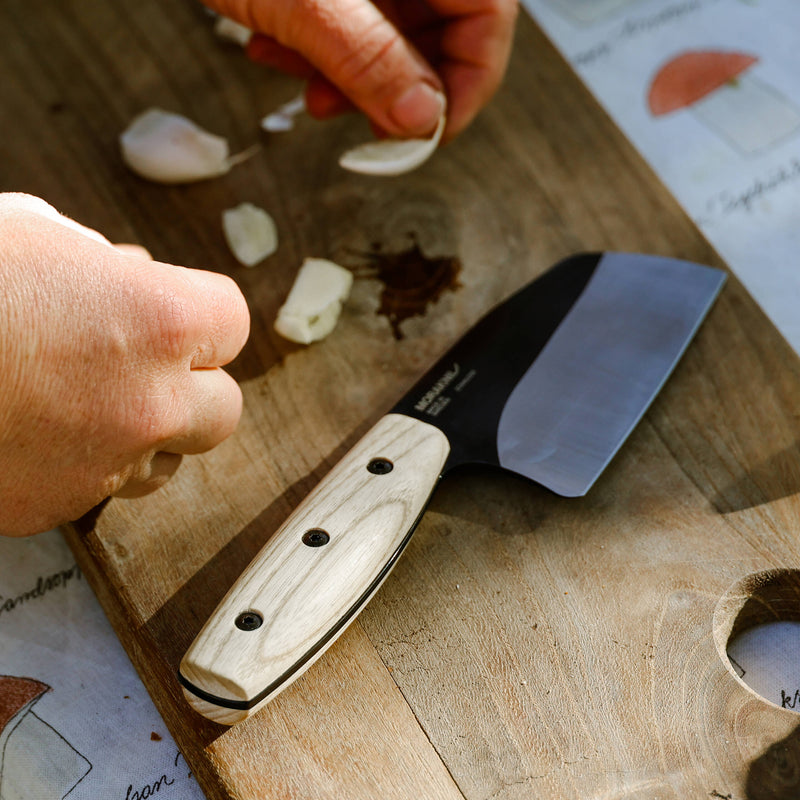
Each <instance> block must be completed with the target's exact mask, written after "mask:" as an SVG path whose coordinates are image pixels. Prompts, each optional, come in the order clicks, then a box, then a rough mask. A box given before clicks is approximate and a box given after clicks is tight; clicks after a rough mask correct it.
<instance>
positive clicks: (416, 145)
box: [339, 114, 447, 175]
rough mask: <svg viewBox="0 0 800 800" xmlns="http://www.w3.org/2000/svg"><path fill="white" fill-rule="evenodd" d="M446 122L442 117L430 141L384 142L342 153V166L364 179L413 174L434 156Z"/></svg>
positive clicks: (366, 143) (401, 140)
mask: <svg viewBox="0 0 800 800" xmlns="http://www.w3.org/2000/svg"><path fill="white" fill-rule="evenodd" d="M446 121H447V119H446V117H445V115H444V114H442V116H441V117H439V122H438V124H437V125H436V130H435V131H434V132H433V135H432V136H431V137H430V138H429V139H381V140H379V141H377V142H365V143H364V144H361V145H358V146H357V147H353V148H352V149H351V150H347V151H346V152H345V153H342V155H341V156H340V158H339V166H341V167H343V168H344V169H348V170H350V171H351V172H359V173H361V174H362V175H402V174H403V173H405V172H410V171H411V170H413V169H416V168H417V167H419V166H420V165H421V164H423V163H424V162H425V161H427V160H428V159H429V158H430V157H431V156H432V155H433V154H434V152H435V151H436V148H437V147H438V146H439V142H440V141H441V138H442V133H444V126H445V123H446Z"/></svg>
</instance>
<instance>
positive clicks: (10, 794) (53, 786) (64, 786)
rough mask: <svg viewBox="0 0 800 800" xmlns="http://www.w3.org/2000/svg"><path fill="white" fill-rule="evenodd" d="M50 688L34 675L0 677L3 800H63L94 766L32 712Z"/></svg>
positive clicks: (0, 789)
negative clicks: (28, 676) (34, 799)
mask: <svg viewBox="0 0 800 800" xmlns="http://www.w3.org/2000/svg"><path fill="white" fill-rule="evenodd" d="M49 691H50V687H49V686H48V685H47V684H46V683H42V682H41V681H37V680H34V679H33V678H19V677H14V676H11V675H0V800H31V798H34V797H35V798H37V800H62V798H64V797H65V796H66V795H67V794H69V792H71V791H72V790H73V789H74V788H75V786H77V785H78V783H79V782H80V781H81V780H83V778H84V777H86V775H87V774H88V772H89V771H90V770H91V768H92V765H91V764H90V763H89V762H88V761H87V760H86V759H85V758H84V757H83V756H82V755H81V754H80V753H79V752H78V751H77V750H75V748H74V747H72V745H70V744H69V742H67V740H66V739H64V737H63V736H61V734H59V733H58V731H56V730H55V729H54V728H52V727H51V726H50V725H48V724H47V723H46V722H44V721H43V720H41V719H40V718H39V717H37V716H36V714H34V713H33V711H32V710H31V709H32V708H33V706H34V704H35V703H37V702H38V700H39V699H40V698H41V697H42V695H44V694H46V693H47V692H49Z"/></svg>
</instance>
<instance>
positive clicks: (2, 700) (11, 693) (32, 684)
mask: <svg viewBox="0 0 800 800" xmlns="http://www.w3.org/2000/svg"><path fill="white" fill-rule="evenodd" d="M49 691H50V687H49V686H48V685H47V684H46V683H42V682H41V681H37V680H34V679H33V678H17V677H14V676H12V675H0V733H2V731H3V730H4V729H5V727H6V726H7V725H8V724H9V723H10V722H11V720H12V719H14V718H15V717H16V716H18V715H19V714H20V713H21V712H23V711H24V710H26V709H27V708H30V706H32V705H33V704H34V703H35V702H36V701H37V700H38V699H39V698H40V697H41V696H42V695H43V694H44V693H45V692H49Z"/></svg>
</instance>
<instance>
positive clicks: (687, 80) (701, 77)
mask: <svg viewBox="0 0 800 800" xmlns="http://www.w3.org/2000/svg"><path fill="white" fill-rule="evenodd" d="M757 62H758V58H757V57H756V56H751V55H748V54H746V53H734V52H722V51H714V50H706V51H690V52H687V53H682V54H681V55H679V56H676V57H675V58H673V59H672V60H670V61H668V62H667V63H666V64H665V65H664V66H663V67H662V68H661V69H660V70H659V71H658V73H657V74H656V76H655V78H654V79H653V82H652V84H651V85H650V92H649V94H648V98H647V100H648V105H649V106H650V111H651V112H652V114H653V115H654V116H660V115H661V114H669V113H670V112H671V111H677V110H678V109H681V108H686V107H687V106H691V105H692V104H694V103H696V102H697V101H698V100H702V99H703V98H704V97H706V96H707V95H709V94H711V92H713V91H714V90H715V89H719V88H720V86H724V85H725V84H726V83H728V82H730V81H732V80H733V79H734V78H737V77H738V76H739V75H741V74H742V73H743V72H744V71H745V70H746V69H748V68H749V67H751V66H752V65H753V64H755V63H757Z"/></svg>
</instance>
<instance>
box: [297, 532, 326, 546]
mask: <svg viewBox="0 0 800 800" xmlns="http://www.w3.org/2000/svg"><path fill="white" fill-rule="evenodd" d="M330 540H331V537H330V534H328V533H327V532H326V531H323V530H322V529H321V528H312V529H311V530H310V531H306V532H305V533H304V534H303V544H304V545H306V546H307V547H322V545H324V544H328V542H329V541H330Z"/></svg>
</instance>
